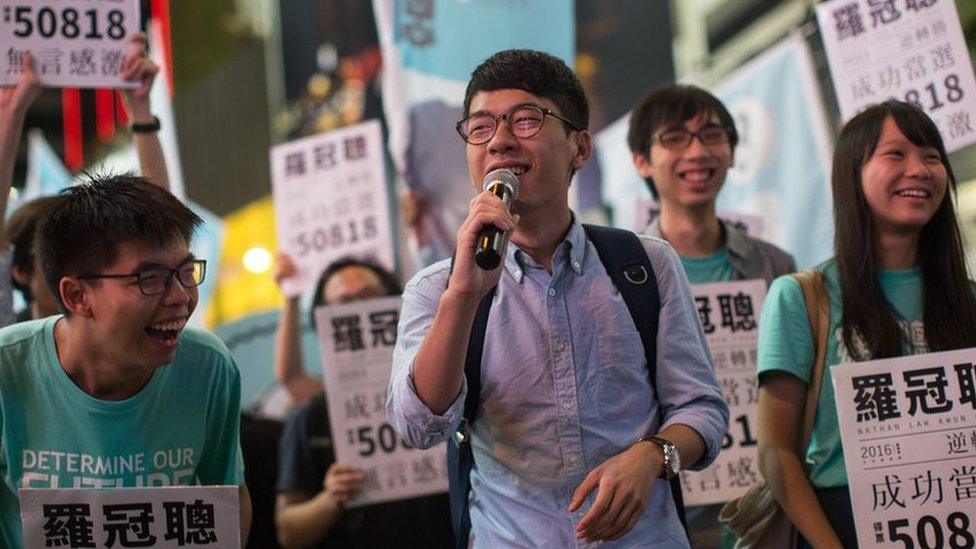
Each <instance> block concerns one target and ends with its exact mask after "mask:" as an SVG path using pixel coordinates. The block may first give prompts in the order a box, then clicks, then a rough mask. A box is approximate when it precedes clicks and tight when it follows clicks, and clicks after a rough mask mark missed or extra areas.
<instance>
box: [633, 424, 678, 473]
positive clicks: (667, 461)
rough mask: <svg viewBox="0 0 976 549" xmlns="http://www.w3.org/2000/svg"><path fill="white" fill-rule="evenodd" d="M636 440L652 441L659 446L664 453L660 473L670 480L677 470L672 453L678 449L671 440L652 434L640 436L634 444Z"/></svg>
mask: <svg viewBox="0 0 976 549" xmlns="http://www.w3.org/2000/svg"><path fill="white" fill-rule="evenodd" d="M638 442H652V443H654V444H656V445H657V446H658V447H660V448H661V453H662V454H664V471H663V472H662V473H661V474H662V476H663V477H664V478H665V479H666V480H671V479H672V478H674V477H676V476H678V472H677V471H676V470H675V469H676V468H675V466H674V454H675V452H677V451H678V449H677V447H675V445H674V443H673V442H671V441H670V440H667V439H663V438H661V437H657V436H653V435H647V436H642V437H640V438H639V439H637V441H635V442H634V444H637V443H638Z"/></svg>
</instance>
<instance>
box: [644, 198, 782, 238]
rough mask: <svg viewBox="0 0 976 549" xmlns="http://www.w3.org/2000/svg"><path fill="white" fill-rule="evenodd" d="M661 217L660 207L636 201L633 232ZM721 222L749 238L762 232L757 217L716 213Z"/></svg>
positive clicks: (647, 200) (761, 226) (652, 202)
mask: <svg viewBox="0 0 976 549" xmlns="http://www.w3.org/2000/svg"><path fill="white" fill-rule="evenodd" d="M659 215H661V206H660V205H659V204H658V203H657V202H654V201H653V200H650V199H648V198H638V199H637V214H636V216H635V218H636V221H635V222H634V229H633V230H634V232H636V233H638V234H639V233H642V232H644V229H646V228H647V225H648V224H649V223H650V222H651V221H652V220H653V219H654V218H656V217H657V216H659ZM718 217H719V219H721V220H722V221H725V222H726V223H728V224H730V225H732V226H734V227H736V228H737V229H739V230H740V231H742V232H744V233H746V234H747V235H750V236H759V235H761V234H762V230H763V219H762V218H761V217H759V216H758V215H748V214H740V213H735V212H718Z"/></svg>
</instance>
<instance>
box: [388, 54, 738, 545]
mask: <svg viewBox="0 0 976 549" xmlns="http://www.w3.org/2000/svg"><path fill="white" fill-rule="evenodd" d="M464 112H465V113H466V116H465V118H464V119H463V120H461V122H460V123H459V124H458V126H457V130H458V133H459V134H460V135H461V138H462V139H464V141H465V142H466V147H465V150H466V156H467V163H468V173H469V176H470V179H471V181H472V184H473V185H475V186H476V187H477V188H478V189H479V190H480V189H481V183H482V181H483V179H484V177H485V176H486V174H488V173H489V172H491V171H493V170H496V169H499V168H505V169H508V170H511V171H512V172H513V173H514V174H515V175H516V176H517V177H518V179H519V187H520V190H519V192H518V195H517V197H516V198H515V201H514V204H513V206H512V212H511V213H509V211H508V210H506V208H505V207H504V205H503V203H502V201H501V200H500V199H499V198H498V197H496V196H495V195H494V194H492V193H490V192H482V193H481V194H479V195H478V196H477V197H475V199H474V200H472V201H471V205H470V210H469V214H468V217H467V219H466V220H465V221H464V223H463V224H462V225H461V228H460V229H459V231H458V239H457V240H458V244H457V249H456V255H455V258H454V261H453V267H452V262H451V261H450V260H448V261H443V262H440V263H437V264H435V265H432V266H431V267H428V268H427V269H424V270H423V271H421V272H420V273H418V274H417V275H416V276H415V277H414V278H413V279H412V280H411V281H410V282H409V283H408V284H407V286H406V288H405V289H404V293H403V298H404V300H403V309H402V311H401V314H400V325H399V332H398V338H397V347H396V351H395V352H394V362H393V372H392V376H391V380H390V384H391V386H390V396H389V400H388V403H387V409H388V414H389V417H390V420H391V423H392V424H393V425H394V427H395V428H396V429H397V431H398V432H399V433H400V434H401V435H403V436H404V437H406V438H407V439H408V440H409V442H411V443H412V444H414V445H417V446H420V447H430V446H433V445H435V444H437V443H439V442H441V441H444V440H445V439H447V438H448V437H451V436H453V435H454V434H455V432H456V431H457V429H458V426H459V425H460V424H461V419H462V413H463V410H464V408H465V399H466V397H467V391H468V382H467V380H466V378H465V371H464V369H465V356H466V352H467V350H468V349H467V347H468V341H469V336H470V337H475V334H473V333H472V326H474V325H475V320H474V319H475V315H476V311H477V310H478V308H479V304H480V303H481V302H482V300H483V299H485V298H486V296H488V295H490V292H491V291H492V288H495V290H494V298H493V301H492V302H491V310H490V313H489V316H488V320H487V328H486V330H485V332H484V345H483V354H482V359H483V360H482V361H481V369H480V375H479V377H478V378H477V379H479V380H480V386H481V390H480V393H479V394H478V397H479V400H480V404H479V406H478V414H477V416H476V417H475V418H473V419H476V421H473V422H471V423H470V424H468V425H467V426H466V427H465V434H466V435H467V437H468V440H470V448H471V450H472V452H473V456H474V464H475V465H474V468H473V469H472V470H471V473H470V481H471V494H470V499H468V500H467V501H469V503H470V527H471V528H470V532H471V536H472V540H473V543H474V546H475V547H514V546H518V547H531V546H546V547H575V546H585V545H587V544H588V543H589V542H599V541H605V542H611V544H610V546H617V547H648V546H654V547H674V546H677V547H687V544H688V541H687V537H686V536H685V533H684V532H683V531H682V526H681V524H680V522H679V520H678V515H677V512H676V510H675V507H674V505H673V504H672V496H671V494H670V485H669V483H668V481H667V480H665V479H664V478H661V477H663V476H667V477H672V476H673V475H675V474H676V473H677V469H678V468H679V467H680V464H682V463H683V464H684V467H693V468H700V467H704V466H707V465H708V463H710V462H711V460H712V459H714V457H715V455H716V454H717V453H718V450H719V447H720V445H721V439H722V435H723V433H724V432H725V428H726V425H727V422H728V409H727V407H726V405H725V402H724V401H723V400H722V396H721V392H720V390H719V388H718V382H717V380H716V378H715V373H714V369H713V367H712V364H711V361H710V359H709V356H708V352H707V350H706V348H705V340H704V335H703V334H702V329H701V326H700V325H699V323H698V314H697V312H696V310H695V307H694V300H693V299H692V296H691V292H690V289H689V287H688V283H687V281H686V280H685V277H684V275H683V274H682V273H681V267H680V263H679V262H678V258H677V256H676V255H675V254H674V252H673V250H671V248H670V247H669V246H668V245H667V243H665V242H663V241H661V240H659V239H652V238H641V239H640V241H639V245H640V246H641V247H642V248H643V252H645V253H646V259H647V260H649V263H650V266H651V268H652V269H653V271H654V275H655V277H656V280H657V286H658V294H659V296H660V309H659V311H658V316H657V321H658V326H659V327H658V336H657V338H656V340H655V342H656V349H657V357H658V360H657V361H656V362H657V374H656V376H655V379H654V380H653V382H654V386H653V387H652V385H651V380H650V379H649V377H650V376H649V375H648V371H649V367H648V364H647V361H646V355H645V348H644V346H643V344H642V340H641V334H639V333H638V332H637V329H636V327H635V324H634V322H633V321H632V320H631V316H630V314H629V312H628V308H627V305H626V304H625V303H624V301H623V299H622V297H621V295H620V293H619V292H618V291H617V290H616V289H615V287H614V285H613V282H612V281H611V278H610V276H609V275H608V274H607V270H606V268H605V267H604V265H603V264H602V263H601V260H600V258H599V257H598V256H597V251H596V248H595V247H594V245H593V243H592V242H590V241H589V240H588V239H587V236H586V234H585V232H584V229H583V226H582V225H581V223H580V222H579V220H578V219H576V218H575V216H574V215H573V213H572V211H570V209H569V204H568V193H569V187H570V183H571V179H572V176H573V174H574V173H575V172H576V171H578V170H579V169H581V168H583V167H584V166H585V165H586V162H587V160H588V159H589V156H590V153H591V151H592V138H591V136H590V133H589V132H588V131H587V129H586V128H587V125H588V118H589V109H588V104H587V100H586V96H585V94H584V93H583V89H582V86H581V85H580V82H579V79H578V78H577V77H576V75H574V74H573V72H572V71H571V70H570V69H569V68H568V67H567V66H566V65H565V64H564V63H563V62H562V61H560V60H559V59H556V58H554V57H552V56H550V55H548V54H544V53H541V52H535V51H528V50H509V51H504V52H500V53H497V54H495V55H493V56H492V57H490V58H489V59H488V60H486V61H485V62H484V63H482V64H481V65H480V66H479V67H478V68H476V69H475V71H474V72H473V73H472V77H471V81H470V82H469V84H468V88H467V92H466V95H465V101H464ZM490 225H493V226H495V227H497V228H498V229H501V230H505V231H510V235H511V239H510V244H511V245H510V246H508V249H507V251H506V252H505V253H504V254H503V262H502V264H501V265H500V266H499V267H498V268H496V269H493V270H490V271H489V270H482V269H480V268H479V267H477V266H476V265H475V262H474V247H475V242H476V240H477V238H478V234H479V232H480V231H481V229H482V228H484V227H486V226H490ZM638 252H640V250H639V251H638ZM642 259H643V258H642ZM645 280H646V278H645ZM652 437H656V438H652ZM465 444H468V443H467V442H466V443H465ZM456 520H457V519H456ZM462 531H463V527H462ZM462 539H463V538H462Z"/></svg>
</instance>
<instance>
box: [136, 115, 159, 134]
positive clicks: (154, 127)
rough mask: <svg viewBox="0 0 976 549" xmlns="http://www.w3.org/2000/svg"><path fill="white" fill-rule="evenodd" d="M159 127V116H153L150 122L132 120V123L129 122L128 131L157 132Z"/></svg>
mask: <svg viewBox="0 0 976 549" xmlns="http://www.w3.org/2000/svg"><path fill="white" fill-rule="evenodd" d="M161 127H162V126H161V125H160V123H159V118H157V117H155V116H153V117H152V122H144V123H137V122H133V123H132V124H129V131H130V132H132V133H154V132H158V131H159V129H160V128H161Z"/></svg>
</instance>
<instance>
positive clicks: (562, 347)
mask: <svg viewBox="0 0 976 549" xmlns="http://www.w3.org/2000/svg"><path fill="white" fill-rule="evenodd" d="M556 350H557V351H559V352H560V353H561V352H563V351H565V350H566V342H565V341H560V342H559V343H557V344H556Z"/></svg>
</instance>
